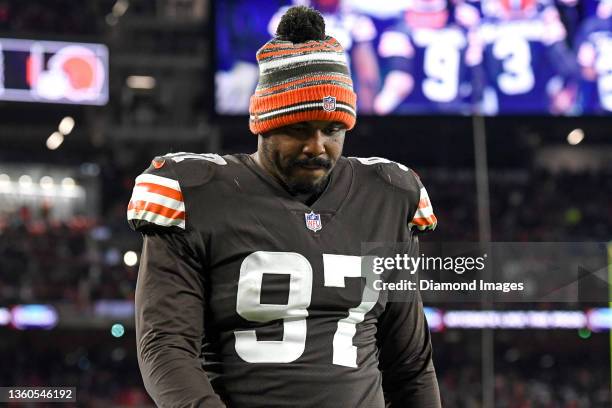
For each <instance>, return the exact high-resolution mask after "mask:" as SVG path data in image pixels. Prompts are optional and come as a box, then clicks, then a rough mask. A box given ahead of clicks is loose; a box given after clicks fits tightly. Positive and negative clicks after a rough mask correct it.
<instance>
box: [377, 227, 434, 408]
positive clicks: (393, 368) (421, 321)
mask: <svg viewBox="0 0 612 408" xmlns="http://www.w3.org/2000/svg"><path fill="white" fill-rule="evenodd" d="M411 247H412V251H411V253H412V254H413V256H414V254H418V253H419V247H418V237H417V236H413V237H412V243H411ZM393 276H394V277H393V278H392V280H395V281H399V280H400V279H401V274H394V275H393ZM376 339H377V346H378V349H379V368H380V371H381V373H382V378H383V380H382V386H383V392H384V395H385V401H386V402H387V403H388V405H387V407H390V408H395V407H419V408H440V407H441V402H440V391H439V387H438V381H437V377H436V372H435V368H434V364H433V351H432V346H431V335H430V332H429V327H428V325H427V321H426V319H425V313H424V311H423V303H422V301H421V297H420V294H419V292H418V291H407V294H406V295H403V294H402V295H399V296H390V298H389V301H388V302H387V305H386V307H385V311H384V313H383V314H382V316H381V317H380V319H379V321H378V328H377V333H376Z"/></svg>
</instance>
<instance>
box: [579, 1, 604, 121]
mask: <svg viewBox="0 0 612 408" xmlns="http://www.w3.org/2000/svg"><path fill="white" fill-rule="evenodd" d="M575 44H576V49H577V50H578V52H577V54H578V64H579V65H580V69H581V73H582V81H581V84H580V101H581V106H582V112H583V113H596V114H610V113H611V112H612V1H611V0H601V1H600V3H599V5H598V7H597V12H596V15H595V16H593V17H591V18H589V19H588V20H586V21H585V22H584V23H583V25H582V27H581V28H580V30H579V32H578V35H577V37H576V42H575Z"/></svg>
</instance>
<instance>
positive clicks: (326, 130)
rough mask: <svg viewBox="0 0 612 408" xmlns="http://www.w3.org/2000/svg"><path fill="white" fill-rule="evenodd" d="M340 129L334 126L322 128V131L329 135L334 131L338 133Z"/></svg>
mask: <svg viewBox="0 0 612 408" xmlns="http://www.w3.org/2000/svg"><path fill="white" fill-rule="evenodd" d="M341 130H342V128H341V127H340V126H334V127H329V128H326V129H325V130H324V132H325V133H327V134H328V135H331V134H334V133H338V132H339V131H341Z"/></svg>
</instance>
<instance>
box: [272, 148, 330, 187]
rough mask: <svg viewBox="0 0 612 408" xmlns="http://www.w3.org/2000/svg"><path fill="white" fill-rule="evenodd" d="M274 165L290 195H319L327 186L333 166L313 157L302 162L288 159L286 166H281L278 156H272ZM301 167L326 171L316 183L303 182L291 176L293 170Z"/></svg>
mask: <svg viewBox="0 0 612 408" xmlns="http://www.w3.org/2000/svg"><path fill="white" fill-rule="evenodd" d="M274 165H275V166H276V168H277V171H278V172H279V173H280V175H281V176H282V178H283V182H284V183H285V185H286V187H287V189H288V190H289V192H290V193H291V194H292V195H298V194H309V195H319V194H321V193H322V192H323V190H324V189H325V187H326V186H327V182H328V181H329V174H330V173H329V171H330V170H331V168H332V166H333V165H332V162H331V160H328V159H324V158H321V157H313V158H311V159H303V160H298V159H290V160H289V161H288V162H287V163H286V164H283V163H281V161H280V157H279V156H278V154H276V155H274ZM301 166H319V167H321V168H323V169H325V170H327V173H326V174H325V176H323V177H321V178H320V179H318V180H316V181H312V180H303V179H298V178H296V177H293V176H292V175H293V174H294V172H295V170H296V169H298V168H300V167H301Z"/></svg>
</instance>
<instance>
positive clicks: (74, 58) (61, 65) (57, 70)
mask: <svg viewBox="0 0 612 408" xmlns="http://www.w3.org/2000/svg"><path fill="white" fill-rule="evenodd" d="M39 55H40V54H38V55H36V54H32V55H31V57H30V60H29V61H28V69H27V71H28V73H27V77H28V82H29V83H30V86H31V87H32V89H33V90H34V92H36V93H37V94H38V96H40V97H42V98H45V99H50V100H59V99H62V98H65V99H68V100H70V101H73V102H82V101H93V100H96V99H98V98H99V96H100V92H101V91H102V88H103V86H104V81H105V80H106V78H105V76H106V74H105V70H104V65H103V64H102V62H101V61H100V58H99V57H98V56H97V55H96V54H95V53H94V52H93V51H92V50H90V49H89V48H87V47H84V46H81V45H69V46H66V47H64V48H61V49H60V50H59V51H57V52H56V53H55V54H53V55H52V56H51V57H50V58H49V60H48V62H47V69H46V70H43V69H41V68H42V65H43V64H42V61H40V56H39Z"/></svg>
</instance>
